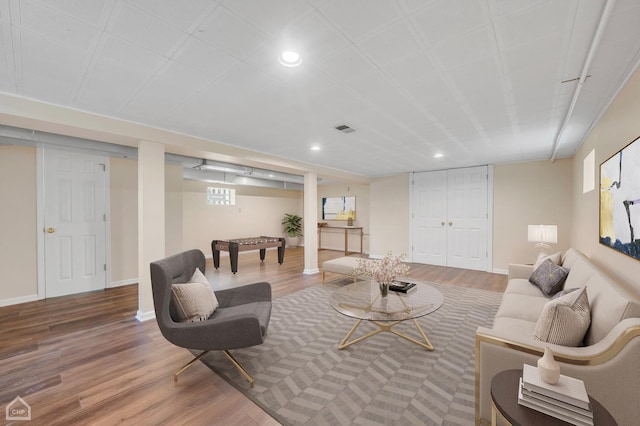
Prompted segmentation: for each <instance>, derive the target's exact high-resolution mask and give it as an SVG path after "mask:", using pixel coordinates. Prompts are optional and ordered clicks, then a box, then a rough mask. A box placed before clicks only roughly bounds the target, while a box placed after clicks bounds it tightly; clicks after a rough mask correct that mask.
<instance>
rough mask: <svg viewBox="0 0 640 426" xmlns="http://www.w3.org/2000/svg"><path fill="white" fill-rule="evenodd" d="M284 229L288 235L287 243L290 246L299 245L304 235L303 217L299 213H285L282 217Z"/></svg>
mask: <svg viewBox="0 0 640 426" xmlns="http://www.w3.org/2000/svg"><path fill="white" fill-rule="evenodd" d="M282 225H283V230H284V232H285V234H287V237H285V239H286V241H287V245H288V246H289V247H297V246H298V243H300V237H301V236H302V218H301V217H300V216H298V215H297V214H289V213H285V215H284V218H283V219H282Z"/></svg>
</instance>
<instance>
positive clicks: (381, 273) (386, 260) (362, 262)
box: [356, 252, 411, 297]
mask: <svg viewBox="0 0 640 426" xmlns="http://www.w3.org/2000/svg"><path fill="white" fill-rule="evenodd" d="M404 257H405V255H404V254H403V255H400V256H394V255H393V254H392V253H391V252H388V253H387V255H386V256H385V257H383V258H382V259H377V260H368V259H358V267H357V268H356V272H358V273H362V274H365V275H367V276H369V277H371V278H373V279H374V281H376V282H377V283H378V284H379V285H380V294H381V295H382V297H385V296H386V295H387V294H388V293H389V285H390V284H391V283H392V282H393V281H395V279H396V277H398V276H401V275H404V276H406V275H407V274H409V270H410V269H411V267H410V266H409V265H407V264H406V263H404V262H402V259H404Z"/></svg>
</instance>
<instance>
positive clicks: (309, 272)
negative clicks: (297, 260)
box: [302, 268, 320, 275]
mask: <svg viewBox="0 0 640 426" xmlns="http://www.w3.org/2000/svg"><path fill="white" fill-rule="evenodd" d="M302 273H303V274H304V275H314V274H319V273H320V269H318V268H313V269H305V270H304V271H302Z"/></svg>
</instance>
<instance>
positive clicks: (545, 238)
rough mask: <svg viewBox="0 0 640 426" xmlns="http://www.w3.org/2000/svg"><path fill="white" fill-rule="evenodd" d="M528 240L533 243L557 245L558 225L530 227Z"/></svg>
mask: <svg viewBox="0 0 640 426" xmlns="http://www.w3.org/2000/svg"><path fill="white" fill-rule="evenodd" d="M528 240H529V242H531V243H540V244H548V243H552V244H555V243H557V242H558V227H557V226H556V225H529V229H528Z"/></svg>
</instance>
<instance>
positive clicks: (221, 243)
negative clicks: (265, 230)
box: [211, 236, 285, 274]
mask: <svg viewBox="0 0 640 426" xmlns="http://www.w3.org/2000/svg"><path fill="white" fill-rule="evenodd" d="M284 246H285V239H284V238H278V237H264V236H262V237H254V238H238V239H234V240H213V241H211V251H212V252H213V266H214V267H215V268H216V269H218V268H219V267H220V250H223V251H228V252H229V260H230V261H231V272H233V273H234V274H235V273H236V272H238V252H240V251H246V250H260V262H262V261H264V257H265V250H266V249H268V248H270V247H278V263H279V264H281V265H282V262H284Z"/></svg>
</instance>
